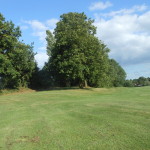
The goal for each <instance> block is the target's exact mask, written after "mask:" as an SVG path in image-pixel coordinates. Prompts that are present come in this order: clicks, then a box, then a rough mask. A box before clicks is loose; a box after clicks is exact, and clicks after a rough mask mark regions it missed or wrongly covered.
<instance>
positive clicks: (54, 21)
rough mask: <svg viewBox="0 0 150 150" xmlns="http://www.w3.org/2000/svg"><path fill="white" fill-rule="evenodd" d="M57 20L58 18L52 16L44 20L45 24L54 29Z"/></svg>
mask: <svg viewBox="0 0 150 150" xmlns="http://www.w3.org/2000/svg"><path fill="white" fill-rule="evenodd" d="M58 21H59V20H58V19H55V18H52V19H49V20H47V21H46V24H47V25H48V26H49V27H50V28H52V29H54V28H55V27H56V23H57V22H58Z"/></svg>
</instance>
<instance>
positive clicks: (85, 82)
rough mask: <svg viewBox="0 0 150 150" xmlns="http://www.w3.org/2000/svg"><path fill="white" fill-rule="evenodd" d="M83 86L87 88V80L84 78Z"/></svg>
mask: <svg viewBox="0 0 150 150" xmlns="http://www.w3.org/2000/svg"><path fill="white" fill-rule="evenodd" d="M84 87H85V88H87V87H88V85H87V81H86V80H84Z"/></svg>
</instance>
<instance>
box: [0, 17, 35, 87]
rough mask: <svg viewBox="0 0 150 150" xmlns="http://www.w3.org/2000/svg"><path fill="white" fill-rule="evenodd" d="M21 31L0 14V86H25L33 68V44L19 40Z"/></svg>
mask: <svg viewBox="0 0 150 150" xmlns="http://www.w3.org/2000/svg"><path fill="white" fill-rule="evenodd" d="M20 36H21V31H20V29H19V27H15V25H14V24H13V23H12V22H11V21H6V20H5V18H4V17H3V15H2V14H0V88H18V87H22V86H23V87H26V86H28V84H29V81H30V78H31V76H32V73H33V72H34V69H35V60H34V53H33V46H32V44H31V45H26V44H24V43H22V42H20V41H19V37H20Z"/></svg>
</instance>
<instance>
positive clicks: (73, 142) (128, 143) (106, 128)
mask: <svg viewBox="0 0 150 150" xmlns="http://www.w3.org/2000/svg"><path fill="white" fill-rule="evenodd" d="M0 150H150V87H138V88H112V89H83V90H80V89H70V90H67V89H66V90H51V91H41V92H25V93H14V94H9V95H1V96H0Z"/></svg>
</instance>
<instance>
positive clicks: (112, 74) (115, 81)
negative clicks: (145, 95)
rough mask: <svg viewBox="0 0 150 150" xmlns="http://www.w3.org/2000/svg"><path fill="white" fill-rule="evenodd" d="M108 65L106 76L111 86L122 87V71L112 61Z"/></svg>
mask: <svg viewBox="0 0 150 150" xmlns="http://www.w3.org/2000/svg"><path fill="white" fill-rule="evenodd" d="M109 63H110V69H109V72H108V76H109V78H110V81H111V82H110V83H111V86H115V87H118V86H123V85H124V82H125V78H126V73H125V71H124V69H123V68H122V67H121V66H120V65H119V64H118V63H117V62H116V61H115V60H114V59H110V60H109Z"/></svg>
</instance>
